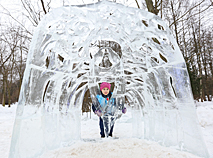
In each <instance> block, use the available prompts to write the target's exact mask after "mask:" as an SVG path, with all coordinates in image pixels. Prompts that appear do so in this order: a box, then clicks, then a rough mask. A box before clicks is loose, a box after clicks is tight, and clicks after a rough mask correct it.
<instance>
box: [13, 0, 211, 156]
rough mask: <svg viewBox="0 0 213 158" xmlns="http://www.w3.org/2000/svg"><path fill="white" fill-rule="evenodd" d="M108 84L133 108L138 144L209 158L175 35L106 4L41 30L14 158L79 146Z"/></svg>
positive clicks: (64, 10) (58, 12) (66, 15)
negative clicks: (87, 110)
mask: <svg viewBox="0 0 213 158" xmlns="http://www.w3.org/2000/svg"><path fill="white" fill-rule="evenodd" d="M102 61H108V62H106V63H104V62H102ZM102 81H107V82H110V83H112V85H113V87H114V88H113V92H114V93H113V94H114V97H115V98H120V100H121V102H124V101H125V102H126V103H128V104H129V105H130V106H131V108H132V110H133V112H134V115H133V123H132V124H133V131H134V132H133V136H132V137H138V138H144V139H148V140H153V141H156V142H159V143H160V144H162V145H164V146H173V147H176V148H178V149H179V150H184V151H188V152H191V153H193V154H196V155H199V156H203V157H208V152H207V149H206V147H205V143H204V141H203V139H202V135H201V133H200V129H199V128H198V120H197V116H196V113H195V106H194V101H193V96H192V92H191V87H190V81H189V77H188V72H187V68H186V65H185V61H184V59H183V57H182V53H181V52H180V49H179V48H178V45H177V43H176V41H175V39H174V37H173V35H172V32H171V31H170V29H169V28H168V27H167V26H166V24H165V22H164V21H162V19H160V18H159V17H158V16H156V15H154V14H152V13H149V12H147V11H143V10H140V9H135V8H130V7H126V6H124V5H121V4H116V3H113V2H108V1H102V2H98V3H95V4H90V5H81V6H67V7H61V8H57V9H54V10H52V11H51V12H50V13H48V14H47V15H46V16H45V17H44V18H43V19H42V21H41V22H40V23H39V25H38V27H37V28H36V30H35V32H34V36H33V39H32V42H31V46H30V50H29V53H28V59H27V65H26V70H25V73H24V78H23V82H22V88H21V92H20V97H19V101H18V108H17V114H16V121H15V124H14V131H13V136H12V142H11V149H10V156H9V157H10V158H13V157H15V158H25V157H37V156H39V155H41V154H42V153H44V152H45V151H47V150H51V149H55V148H58V147H60V146H63V145H64V146H66V145H69V144H71V143H73V141H74V140H76V139H80V132H79V131H81V130H80V126H79V124H80V121H81V119H80V118H81V108H82V104H83V102H84V100H85V96H87V97H88V95H86V94H88V93H90V95H89V96H91V98H92V100H93V98H94V96H95V94H96V89H98V86H99V84H100V83H101V82H102ZM118 115H120V114H118ZM143 125H144V127H143Z"/></svg>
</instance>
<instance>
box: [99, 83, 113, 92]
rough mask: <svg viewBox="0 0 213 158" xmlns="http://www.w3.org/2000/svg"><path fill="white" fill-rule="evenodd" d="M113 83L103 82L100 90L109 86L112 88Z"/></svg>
mask: <svg viewBox="0 0 213 158" xmlns="http://www.w3.org/2000/svg"><path fill="white" fill-rule="evenodd" d="M110 87H111V84H110V83H108V82H102V83H101V85H100V90H101V91H102V89H103V88H108V89H109V90H110Z"/></svg>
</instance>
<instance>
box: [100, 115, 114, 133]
mask: <svg viewBox="0 0 213 158" xmlns="http://www.w3.org/2000/svg"><path fill="white" fill-rule="evenodd" d="M99 118H100V122H99V125H100V130H101V132H100V134H101V137H105V134H104V123H103V119H102V118H101V117H99ZM113 127H114V125H113V126H112V127H111V129H110V132H109V136H112V132H113Z"/></svg>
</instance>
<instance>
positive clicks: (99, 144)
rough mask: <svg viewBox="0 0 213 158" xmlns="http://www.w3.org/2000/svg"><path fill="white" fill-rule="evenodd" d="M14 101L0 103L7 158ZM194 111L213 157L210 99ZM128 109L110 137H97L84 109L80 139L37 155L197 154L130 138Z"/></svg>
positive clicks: (0, 140) (161, 157) (1, 151)
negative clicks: (4, 105)
mask: <svg viewBox="0 0 213 158" xmlns="http://www.w3.org/2000/svg"><path fill="white" fill-rule="evenodd" d="M16 107H17V104H13V105H12V106H11V107H10V108H8V107H7V106H6V107H3V106H1V105H0V135H1V137H0V157H1V158H7V157H8V155H9V148H10V141H11V136H12V130H13V123H14V120H15V113H16ZM196 107H197V108H196V109H197V115H198V119H199V123H200V127H201V130H202V132H203V136H204V140H205V142H206V145H207V148H208V151H209V154H210V157H213V151H212V150H211V149H213V135H212V133H213V102H203V103H201V102H197V103H196ZM131 119H132V113H131V110H130V109H128V112H127V114H125V115H123V116H122V117H121V119H120V120H118V121H117V122H116V123H115V128H114V133H113V135H114V136H113V137H119V139H114V138H104V139H103V138H100V135H99V125H98V123H99V122H98V117H97V116H95V115H94V114H93V113H92V114H91V119H90V114H89V113H88V114H86V113H84V114H83V115H82V117H81V140H79V141H76V142H74V143H73V144H71V145H70V146H69V147H61V148H60V149H57V150H52V151H49V152H46V153H44V154H43V155H42V156H41V158H44V157H48V158H56V157H63V158H68V157H69V158H70V157H73V158H81V157H82V158H83V157H87V158H90V157H91V158H96V157H102V158H105V157H107V158H109V157H116V158H119V157H122V158H125V157H134V158H138V157H143V158H146V157H147V158H150V157H153V158H155V157H158V158H165V157H166V158H167V157H168V158H196V157H197V156H195V155H192V154H190V153H187V152H183V151H178V150H175V149H173V148H172V147H163V146H161V145H159V144H158V143H156V142H152V141H147V140H143V139H138V138H132V127H131V126H132V125H131V121H132V120H131Z"/></svg>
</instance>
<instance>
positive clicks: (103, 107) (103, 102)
mask: <svg viewBox="0 0 213 158" xmlns="http://www.w3.org/2000/svg"><path fill="white" fill-rule="evenodd" d="M110 87H111V84H110V83H108V82H103V83H101V85H100V91H101V95H97V96H96V99H97V101H98V103H95V104H96V105H94V104H93V105H92V110H93V112H94V113H95V114H97V115H98V116H99V119H100V121H99V125H100V130H101V132H100V134H101V138H104V137H105V133H104V124H103V119H102V118H101V116H102V115H111V116H114V112H115V109H116V101H115V98H112V99H111V96H112V92H111V91H110ZM97 104H98V105H97ZM126 111H127V110H126V108H124V109H123V110H122V113H124V114H125V113H126ZM112 120H113V119H112ZM113 127H114V125H112V126H111V129H110V132H109V136H111V137H112V132H113Z"/></svg>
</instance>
